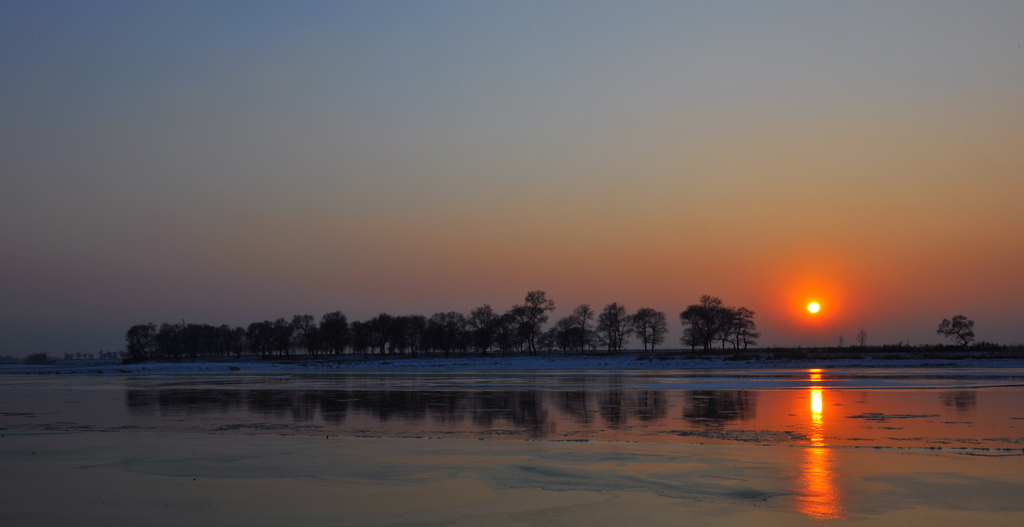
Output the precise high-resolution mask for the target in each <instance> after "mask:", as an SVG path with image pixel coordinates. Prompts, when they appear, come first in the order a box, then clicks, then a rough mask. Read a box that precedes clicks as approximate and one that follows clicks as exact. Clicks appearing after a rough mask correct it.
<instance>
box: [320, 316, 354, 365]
mask: <svg viewBox="0 0 1024 527" xmlns="http://www.w3.org/2000/svg"><path fill="white" fill-rule="evenodd" d="M350 338H351V332H350V331H349V328H348V318H346V317H345V315H343V314H342V313H341V311H333V312H331V313H326V314H324V316H322V317H320V340H321V341H322V343H323V345H324V346H325V347H326V348H327V351H329V352H330V353H334V354H336V355H337V354H339V353H344V352H345V348H347V347H348V343H349V339H350Z"/></svg>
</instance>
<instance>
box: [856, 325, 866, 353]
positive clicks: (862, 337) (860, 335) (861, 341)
mask: <svg viewBox="0 0 1024 527" xmlns="http://www.w3.org/2000/svg"><path fill="white" fill-rule="evenodd" d="M854 340H855V341H856V342H857V345H858V346H860V347H862V348H863V347H865V346H867V345H868V332H867V331H865V330H864V328H860V331H858V332H857V336H856V337H854Z"/></svg>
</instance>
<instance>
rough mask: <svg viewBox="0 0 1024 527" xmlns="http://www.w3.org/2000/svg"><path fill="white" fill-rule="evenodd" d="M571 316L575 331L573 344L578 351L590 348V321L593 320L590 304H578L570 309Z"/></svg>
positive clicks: (591, 338)
mask: <svg viewBox="0 0 1024 527" xmlns="http://www.w3.org/2000/svg"><path fill="white" fill-rule="evenodd" d="M571 316H572V318H573V321H574V322H575V324H576V331H574V332H573V333H574V335H573V336H574V337H575V341H576V342H575V346H576V347H577V349H579V350H580V351H583V350H586V349H588V348H590V347H591V343H592V342H593V340H594V339H593V335H592V334H591V331H590V321H591V320H594V310H593V309H591V308H590V304H580V305H578V306H576V309H573V310H572V315H571Z"/></svg>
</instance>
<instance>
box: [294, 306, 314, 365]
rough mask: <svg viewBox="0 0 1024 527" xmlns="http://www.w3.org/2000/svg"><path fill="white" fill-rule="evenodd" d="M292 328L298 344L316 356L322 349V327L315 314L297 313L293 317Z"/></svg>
mask: <svg viewBox="0 0 1024 527" xmlns="http://www.w3.org/2000/svg"><path fill="white" fill-rule="evenodd" d="M292 329H293V332H294V334H295V339H296V342H297V343H298V345H299V346H302V347H303V348H306V352H307V353H309V354H311V355H313V357H314V358H316V356H317V353H318V352H319V351H320V328H319V327H317V325H316V319H315V318H313V315H295V316H294V317H292Z"/></svg>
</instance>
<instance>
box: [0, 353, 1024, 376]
mask: <svg viewBox="0 0 1024 527" xmlns="http://www.w3.org/2000/svg"><path fill="white" fill-rule="evenodd" d="M1022 367H1024V360H1021V359H995V358H964V359H956V360H950V359H924V358H898V359H893V358H885V359H883V358H861V359H835V360H829V359H823V360H813V359H804V360H771V359H749V360H731V359H728V358H724V357H723V358H690V357H686V356H679V357H658V356H655V357H653V358H652V357H650V356H643V355H636V354H622V355H611V356H599V355H541V356H535V357H528V356H515V357H500V356H488V357H480V356H473V357H451V358H439V357H428V358H415V359H414V358H409V357H387V356H385V357H375V358H372V359H363V358H362V357H343V358H329V359H320V360H292V361H264V360H238V361H221V360H214V361H202V360H198V361H182V362H145V363H139V364H128V365H125V364H121V363H120V362H119V361H109V360H92V361H80V360H71V361H57V362H55V363H53V364H48V365H42V366H31V365H21V364H17V365H10V364H7V365H0V374H75V373H77V374H114V375H116V374H136V375H138V374H142V375H145V374H161V373H179V372H180V373H186V372H232V371H240V372H282V371H338V372H343V371H477V370H508V371H514V370H706V369H714V370H731V369H766V370H771V369H810V368H823V369H840V368H842V369H845V368H938V369H966V368H1022Z"/></svg>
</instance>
